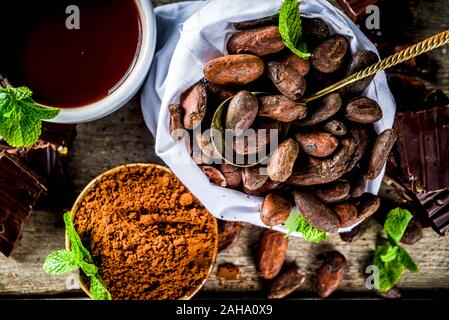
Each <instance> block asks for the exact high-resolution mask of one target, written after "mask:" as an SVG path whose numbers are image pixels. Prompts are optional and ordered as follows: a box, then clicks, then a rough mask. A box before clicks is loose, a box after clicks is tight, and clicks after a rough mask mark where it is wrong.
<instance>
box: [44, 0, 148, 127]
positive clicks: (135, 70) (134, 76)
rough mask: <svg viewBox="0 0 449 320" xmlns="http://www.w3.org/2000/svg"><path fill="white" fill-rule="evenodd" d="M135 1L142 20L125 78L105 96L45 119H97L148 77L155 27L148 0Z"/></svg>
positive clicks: (122, 103) (126, 97)
mask: <svg viewBox="0 0 449 320" xmlns="http://www.w3.org/2000/svg"><path fill="white" fill-rule="evenodd" d="M135 1H136V5H137V7H138V10H139V16H140V20H141V21H140V23H141V28H142V32H141V33H142V34H141V45H140V50H139V53H138V56H137V59H136V60H135V61H134V65H133V66H132V67H131V68H132V69H131V71H130V72H129V74H128V75H127V76H126V79H125V80H124V81H123V82H122V83H121V84H120V85H119V87H118V88H117V89H115V90H114V91H113V92H112V93H111V94H109V95H108V96H107V97H105V98H103V99H101V100H98V101H96V102H93V103H91V104H89V105H86V106H82V107H76V108H62V109H61V111H60V112H59V115H58V116H56V117H55V118H53V119H51V120H48V122H53V123H83V122H88V121H93V120H97V119H100V118H103V117H105V116H107V115H109V114H111V113H113V112H114V111H117V110H118V109H120V108H121V107H122V106H123V105H125V104H126V103H127V102H128V101H129V100H131V98H133V97H134V95H135V94H136V93H137V92H138V90H139V89H140V87H141V86H142V84H143V82H144V80H145V79H146V77H147V74H148V71H149V69H150V66H151V62H152V60H153V56H154V51H155V48H156V37H157V32H156V31H157V30H156V19H155V16H154V11H153V5H152V4H151V2H150V1H149V0H135ZM55 107H57V106H55Z"/></svg>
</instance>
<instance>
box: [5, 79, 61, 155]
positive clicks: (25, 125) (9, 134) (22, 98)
mask: <svg viewBox="0 0 449 320" xmlns="http://www.w3.org/2000/svg"><path fill="white" fill-rule="evenodd" d="M31 95H32V92H31V90H30V89H28V88H26V87H19V88H13V87H10V86H8V87H6V88H0V136H1V137H2V138H3V139H5V141H6V142H7V143H8V144H9V145H11V146H12V147H29V146H32V145H33V144H35V143H36V141H37V140H38V139H39V136H40V134H41V127H42V120H49V119H53V118H54V117H56V116H57V115H58V113H59V109H57V108H49V107H41V106H39V105H37V104H36V103H35V102H34V101H33V99H32V98H31Z"/></svg>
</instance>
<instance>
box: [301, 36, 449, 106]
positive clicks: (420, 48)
mask: <svg viewBox="0 0 449 320" xmlns="http://www.w3.org/2000/svg"><path fill="white" fill-rule="evenodd" d="M448 43H449V30H446V31H444V32H441V33H439V34H437V35H434V36H433V37H430V38H427V39H426V40H424V41H421V42H419V43H417V44H414V45H412V46H410V47H409V48H407V49H404V50H402V51H399V52H397V53H395V54H393V55H391V56H389V57H388V58H385V59H383V60H381V61H379V62H377V63H375V64H373V65H372V66H370V67H368V68H366V69H364V70H362V71H359V72H357V73H354V74H353V75H350V76H349V77H347V78H345V79H343V80H341V81H339V82H337V83H335V84H333V85H331V86H329V87H327V88H324V89H323V90H320V91H318V92H317V93H315V94H313V95H311V96H309V97H307V98H305V99H304V100H303V101H304V102H306V103H307V102H310V101H313V100H315V99H318V98H321V97H322V96H325V95H327V94H329V93H331V92H334V91H336V90H338V89H341V88H343V87H345V86H347V85H348V84H351V83H354V82H356V81H359V80H362V79H364V78H367V77H370V76H372V75H374V74H376V73H377V72H378V71H381V70H385V69H388V68H390V67H393V66H395V65H397V64H399V63H402V62H404V61H407V60H409V59H411V58H414V57H416V56H419V55H421V54H423V53H425V52H429V51H431V50H433V49H436V48H439V47H441V46H444V45H445V44H448Z"/></svg>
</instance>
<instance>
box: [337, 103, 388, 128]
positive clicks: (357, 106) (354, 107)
mask: <svg viewBox="0 0 449 320" xmlns="http://www.w3.org/2000/svg"><path fill="white" fill-rule="evenodd" d="M382 116H383V113H382V109H381V108H380V106H379V105H378V104H377V102H376V101H374V100H371V99H369V98H365V97H361V98H357V99H354V100H352V101H350V102H349V103H348V104H347V105H346V107H345V117H346V118H347V119H348V120H350V121H353V122H357V123H364V124H367V123H374V122H377V121H379V120H380V119H382Z"/></svg>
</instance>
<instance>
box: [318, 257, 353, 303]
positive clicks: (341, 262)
mask: <svg viewBox="0 0 449 320" xmlns="http://www.w3.org/2000/svg"><path fill="white" fill-rule="evenodd" d="M345 267H346V258H345V257H344V256H343V255H342V254H341V253H340V252H338V251H331V252H328V253H327V254H326V257H325V258H324V260H323V262H322V264H321V266H320V267H319V268H318V270H317V279H316V285H315V290H316V292H317V293H318V295H319V296H320V297H322V298H326V297H328V296H330V295H331V294H332V293H333V292H334V291H335V290H336V289H337V288H338V286H339V285H340V283H341V281H342V280H343V276H344V273H345Z"/></svg>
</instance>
